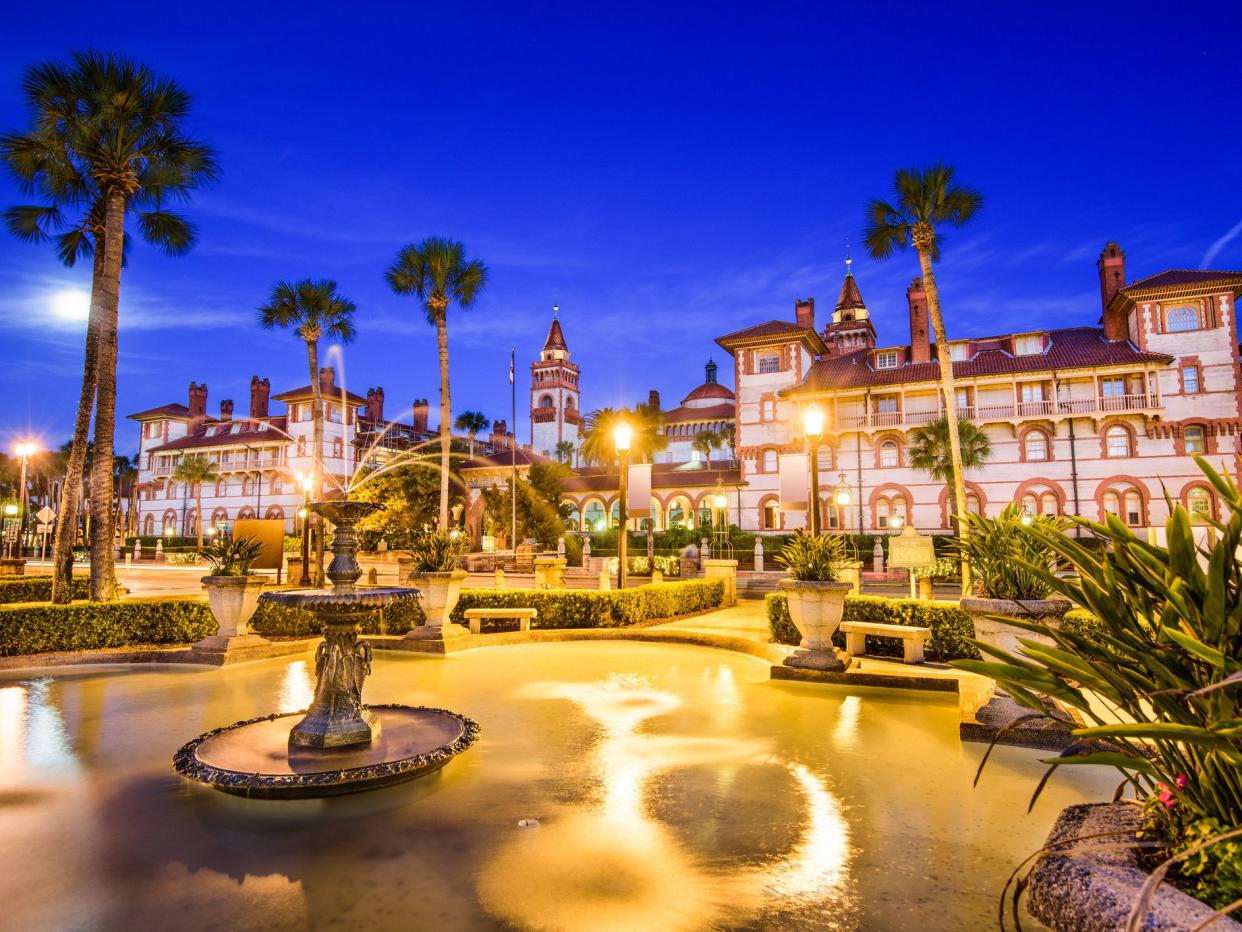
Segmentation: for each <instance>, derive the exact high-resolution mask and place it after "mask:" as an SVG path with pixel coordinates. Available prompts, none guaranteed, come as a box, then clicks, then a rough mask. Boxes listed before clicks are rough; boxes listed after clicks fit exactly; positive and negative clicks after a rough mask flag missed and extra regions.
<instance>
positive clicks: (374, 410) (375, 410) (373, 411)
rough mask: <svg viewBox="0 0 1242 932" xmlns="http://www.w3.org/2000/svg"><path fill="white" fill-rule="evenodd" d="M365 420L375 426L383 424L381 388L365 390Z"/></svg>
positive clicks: (382, 393) (382, 394) (382, 392)
mask: <svg viewBox="0 0 1242 932" xmlns="http://www.w3.org/2000/svg"><path fill="white" fill-rule="evenodd" d="M367 420H368V421H372V422H374V423H376V424H382V423H384V390H383V389H382V388H368V389H367Z"/></svg>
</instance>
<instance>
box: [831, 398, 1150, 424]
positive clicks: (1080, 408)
mask: <svg viewBox="0 0 1242 932" xmlns="http://www.w3.org/2000/svg"><path fill="white" fill-rule="evenodd" d="M1159 407H1160V398H1159V396H1157V395H1154V394H1145V393H1140V394H1131V395H1101V396H1099V397H1098V398H1075V399H1070V400H1065V401H1052V400H1039V401H1019V402H1009V403H1007V404H993V405H978V406H975V405H967V406H964V407H959V408H958V409H957V413H958V416H959V417H961V418H963V419H965V420H968V421H973V422H975V423H995V422H997V421H1001V422H1005V423H1010V422H1013V421H1020V420H1025V419H1027V418H1062V417H1067V416H1069V415H1087V416H1090V415H1097V414H1125V413H1140V412H1143V411H1150V410H1152V409H1157V408H1159ZM943 415H944V411H943V410H940V411H935V410H932V411H876V412H873V413H872V414H869V415H866V414H851V415H846V416H843V417H841V418H840V419H839V422H838V425H837V429H838V430H839V431H850V430H882V429H884V428H893V427H901V428H905V427H922V426H923V425H925V424H930V423H931V422H932V421H935V420H937V419H938V418H940V417H942V416H943Z"/></svg>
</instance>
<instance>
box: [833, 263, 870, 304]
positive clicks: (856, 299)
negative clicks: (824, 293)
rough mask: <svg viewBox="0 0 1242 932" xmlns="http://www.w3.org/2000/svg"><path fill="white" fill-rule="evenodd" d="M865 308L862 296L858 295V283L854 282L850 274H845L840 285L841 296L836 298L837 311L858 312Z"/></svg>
mask: <svg viewBox="0 0 1242 932" xmlns="http://www.w3.org/2000/svg"><path fill="white" fill-rule="evenodd" d="M866 306H867V305H865V304H863V299H862V295H861V294H859V293H858V282H856V281H854V276H853V275H852V274H850V273H849V272H846V273H845V281H843V282H842V283H841V296H840V297H839V298H837V310H838V311H850V310H858V309H859V308H865V307H866Z"/></svg>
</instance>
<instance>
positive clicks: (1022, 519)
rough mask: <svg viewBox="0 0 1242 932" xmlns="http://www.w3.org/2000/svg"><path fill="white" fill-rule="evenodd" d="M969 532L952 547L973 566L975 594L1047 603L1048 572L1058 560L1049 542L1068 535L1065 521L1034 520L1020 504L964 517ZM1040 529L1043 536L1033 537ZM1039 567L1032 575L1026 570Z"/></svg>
mask: <svg viewBox="0 0 1242 932" xmlns="http://www.w3.org/2000/svg"><path fill="white" fill-rule="evenodd" d="M961 520H962V522H963V523H964V524H965V525H966V530H967V533H965V534H963V535H961V536H960V537H958V538H957V539H955V540H954V541H953V545H952V546H953V549H954V551H956V553H957V554H958V556H959V557H960V558H961V559H963V560H965V561H966V562H967V563H969V565H970V573H971V580H972V584H973V585H974V587H975V591H976V592H977V593H978V594H979V595H981V596H983V597H984V598H987V599H1010V600H1016V601H1026V600H1029V599H1043V598H1045V597H1047V595H1048V593H1049V592H1051V591H1052V588H1053V587H1052V586H1050V585H1049V584H1048V583H1047V581H1046V577H1047V575H1048V573H1047V571H1048V570H1049V569H1050V568H1051V567H1053V566H1054V565H1055V564H1056V562H1057V559H1058V555H1057V551H1056V550H1055V549H1054V548H1052V547H1051V546H1050V545H1049V544H1048V543H1046V541H1047V540H1049V539H1052V540H1057V539H1060V538H1061V537H1062V536H1063V535H1064V531H1065V529H1066V527H1068V526H1069V523H1068V522H1067V521H1066V520H1065V519H1064V518H1052V517H1048V516H1045V515H1040V516H1039V517H1035V516H1032V515H1029V514H1027V513H1026V512H1024V511H1022V510H1021V509H1020V508H1019V507H1018V506H1017V505H1006V506H1005V508H1004V509H1003V510H1002V511H1001V513H1000V514H999V515H997V516H996V517H995V518H989V517H986V516H984V515H980V514H973V513H970V512H968V513H967V514H965V515H962V516H961ZM1030 530H1035V531H1038V532H1039V533H1036V534H1030V533H1027V531H1030ZM1030 566H1034V567H1038V568H1039V570H1040V572H1033V571H1032V570H1030V569H1027V567H1030Z"/></svg>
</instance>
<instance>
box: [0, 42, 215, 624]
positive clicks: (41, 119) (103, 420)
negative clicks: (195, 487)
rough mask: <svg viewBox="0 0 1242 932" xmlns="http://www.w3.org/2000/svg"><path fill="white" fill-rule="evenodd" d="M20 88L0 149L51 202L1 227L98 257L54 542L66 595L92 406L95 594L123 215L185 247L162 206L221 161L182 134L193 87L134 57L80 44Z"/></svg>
mask: <svg viewBox="0 0 1242 932" xmlns="http://www.w3.org/2000/svg"><path fill="white" fill-rule="evenodd" d="M22 90H23V95H24V96H25V98H26V107H27V111H28V114H29V118H30V119H29V125H28V126H27V128H26V130H25V131H24V132H21V133H10V134H7V135H5V136H3V137H0V158H2V159H3V161H4V162H5V164H6V167H7V168H8V170H9V171H10V173H11V174H12V175H13V176H14V178H15V179H16V180H17V182H18V184H19V186H20V187H21V189H22V190H23V192H24V193H27V194H34V195H37V196H39V197H40V199H41V200H43V201H44V203H42V204H40V205H34V206H25V207H20V208H14V209H12V210H10V211H8V212H6V216H5V220H6V224H7V225H8V226H9V228H10V230H11V231H13V232H15V233H17V234H18V235H19V236H23V237H24V238H26V239H31V240H36V241H38V240H41V239H44V238H48V237H51V236H52V234H53V233H56V234H57V235H56V236H55V241H56V246H57V251H58V253H59V254H60V256H61V259H62V261H64V262H66V264H72V261H71V260H74V259H76V258H77V257H78V256H82V255H93V257H94V266H95V267H94V277H93V281H92V286H91V310H90V316H89V319H88V323H87V354H86V360H85V365H84V373H83V384H82V391H81V393H80V396H79V410H78V417H77V420H76V422H75V431H74V441H73V447H72V448H71V451H70V460H69V464H68V470H67V472H68V475H67V481H66V482H65V483H64V485H63V486H62V502H61V508H60V511H59V514H58V520H57V535H56V544H55V546H54V556H55V557H58V558H59V557H65V558H66V559H56V561H55V563H56V567H57V572H56V575H55V577H54V581H53V598H54V599H56V600H57V601H66V600H67V599H68V597H69V587H68V585H66V583H67V582H68V580H67V577H66V578H61V577H62V572H61V569H60V568H62V567H68V566H69V560H68V559H67V557H68V556H69V554H70V553H71V548H72V543H73V540H72V537H73V532H74V528H75V522H76V519H77V510H78V504H79V502H78V500H77V499H76V498H74V496H75V495H76V490H77V489H78V488H79V485H80V483H79V482H78V481H75V479H76V476H77V474H79V473H80V472H81V471H82V470H84V468H85V467H84V465H83V462H84V457H85V453H84V451H85V436H86V430H87V428H88V426H89V422H90V409H91V406H92V404H93V405H94V407H95V438H94V444H95V446H96V447H97V450H98V452H99V453H100V454H101V455H100V456H97V457H95V458H94V462H93V465H92V468H91V471H90V491H91V494H90V500H91V512H92V519H93V520H92V521H91V598H93V599H104V598H110V597H111V596H112V594H113V592H114V590H115V580H114V571H113V560H112V544H113V537H114V533H115V530H114V520H113V512H112V500H113V482H112V480H113V473H112V469H111V462H112V450H113V441H114V434H115V428H116V355H117V322H118V321H117V315H118V302H119V296H120V281H121V269H122V267H123V265H124V250H125V240H126V236H125V220H126V214H127V212H128V211H133V212H136V214H137V223H138V228H139V229H140V231H141V232H142V235H143V238H144V239H147V240H148V241H150V242H153V243H155V244H156V245H158V246H160V247H161V248H162V249H163V250H164V251H165V252H166V253H170V254H173V255H177V254H180V253H183V252H185V251H187V250H188V249H189V248H190V246H191V245H192V244H193V241H194V231H193V228H192V227H191V226H190V225H189V224H188V223H187V222H186V221H185V219H184V218H183V217H181V216H180V215H178V214H176V213H174V212H172V211H169V210H167V209H166V203H167V202H168V201H170V200H186V199H188V198H189V196H190V193H191V192H192V191H193V190H194V189H196V188H198V187H200V186H202V185H204V184H206V183H208V182H210V181H212V180H214V179H215V178H216V177H217V174H218V169H217V166H216V160H215V154H214V153H213V152H212V150H211V149H210V148H209V147H207V146H206V145H203V144H202V143H200V142H197V141H195V140H193V139H192V138H190V137H189V136H187V135H186V133H185V132H184V129H183V123H184V121H185V119H186V117H187V115H188V113H189V107H190V98H189V95H188V94H186V93H185V92H184V91H183V90H182V89H181V88H180V87H178V86H177V85H176V83H175V82H173V81H171V80H169V79H167V78H163V77H160V76H157V75H155V74H154V73H153V72H152V71H151V70H150V69H148V68H145V67H143V66H141V65H138V64H136V63H135V62H133V61H131V60H129V59H124V58H118V57H115V56H112V55H108V54H106V53H100V52H93V51H88V52H78V53H74V54H73V56H72V57H71V61H70V63H69V65H68V66H65V65H62V64H59V63H44V64H40V65H35V66H32V67H31V68H29V69H27V71H26V74H25V77H24V79H23V82H22ZM65 211H69V212H71V213H73V212H80V215H81V216H80V219H78V220H67V219H66V215H65ZM23 231H24V232H23ZM75 453H76V455H74V454H75ZM65 496H68V498H64V497H65Z"/></svg>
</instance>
